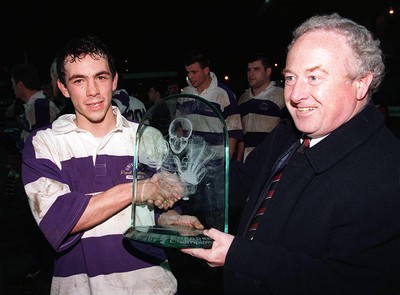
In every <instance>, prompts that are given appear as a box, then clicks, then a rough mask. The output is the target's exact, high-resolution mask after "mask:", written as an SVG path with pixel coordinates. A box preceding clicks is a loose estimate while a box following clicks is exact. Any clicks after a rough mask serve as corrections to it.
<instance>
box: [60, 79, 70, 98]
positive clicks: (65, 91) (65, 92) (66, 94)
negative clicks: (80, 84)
mask: <svg viewBox="0 0 400 295" xmlns="http://www.w3.org/2000/svg"><path fill="white" fill-rule="evenodd" d="M57 86H58V89H60V91H61V93H62V94H63V95H64V96H65V97H69V98H70V97H71V95H69V92H68V89H67V88H66V87H65V86H64V84H63V83H61V82H60V80H58V79H57Z"/></svg>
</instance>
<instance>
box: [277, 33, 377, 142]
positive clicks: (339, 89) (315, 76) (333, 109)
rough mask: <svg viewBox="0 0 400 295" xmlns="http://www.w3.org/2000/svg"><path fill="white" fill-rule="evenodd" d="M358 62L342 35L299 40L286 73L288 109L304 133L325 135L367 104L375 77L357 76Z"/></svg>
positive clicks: (327, 34) (313, 35) (288, 59)
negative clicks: (355, 74) (368, 93)
mask: <svg viewBox="0 0 400 295" xmlns="http://www.w3.org/2000/svg"><path fill="white" fill-rule="evenodd" d="M357 62H358V61H357V60H356V59H355V57H354V54H353V52H352V50H351V48H350V47H349V46H348V45H347V42H346V39H345V37H344V36H342V35H340V34H338V33H335V32H327V31H323V30H316V31H311V32H307V33H305V34H304V35H303V36H301V37H300V38H299V39H297V40H296V42H295V43H294V44H293V46H292V47H291V49H290V50H289V52H288V55H287V59H286V68H285V70H284V71H283V73H284V76H285V90H284V95H285V102H286V106H287V107H288V110H289V112H290V114H291V115H292V117H293V119H294V122H295V124H296V126H297V128H298V129H299V130H300V131H302V132H304V133H306V134H307V135H309V136H310V137H312V138H318V137H322V136H325V135H327V134H329V133H331V132H332V131H333V130H335V129H337V128H338V127H339V126H341V125H342V124H344V123H345V122H347V121H349V120H350V119H351V118H352V117H354V116H355V115H356V114H357V113H358V112H359V111H360V110H361V109H362V108H363V107H364V106H365V105H366V104H367V98H366V95H367V90H368V87H369V84H370V82H371V79H372V77H371V74H368V75H367V76H366V77H361V78H360V77H354V75H352V73H354V71H355V69H356V67H357ZM352 70H353V71H352Z"/></svg>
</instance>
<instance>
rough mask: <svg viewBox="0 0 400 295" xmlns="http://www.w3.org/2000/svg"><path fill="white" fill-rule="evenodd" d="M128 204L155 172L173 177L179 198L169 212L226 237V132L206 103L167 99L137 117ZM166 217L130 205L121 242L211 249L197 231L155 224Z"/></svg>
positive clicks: (181, 96)
mask: <svg viewBox="0 0 400 295" xmlns="http://www.w3.org/2000/svg"><path fill="white" fill-rule="evenodd" d="M133 165H134V169H133V192H132V194H133V200H138V199H140V198H139V196H138V194H140V193H141V192H139V191H138V190H137V189H136V188H137V187H138V185H137V183H138V182H139V181H144V180H146V179H150V178H151V177H152V176H153V175H154V174H155V173H161V174H160V175H162V173H167V174H168V175H169V173H170V174H173V175H174V176H176V177H177V178H178V179H179V182H180V183H181V184H183V187H184V195H183V197H182V198H181V199H180V200H179V201H177V202H175V204H174V206H173V207H172V209H174V210H175V211H177V212H179V213H180V214H182V215H189V216H195V217H197V219H198V220H199V221H200V222H201V223H202V225H203V226H204V228H205V229H208V228H212V227H213V228H216V229H219V230H220V231H223V232H228V171H229V145H228V132H227V127H226V123H225V120H224V118H223V117H222V114H221V112H220V111H219V110H218V109H217V108H216V107H215V106H214V105H213V104H212V103H211V102H209V101H207V100H205V99H204V98H202V97H199V96H196V95H190V94H176V95H171V96H168V97H166V98H164V99H162V100H160V101H159V102H157V103H156V104H154V105H153V106H152V107H151V108H150V109H149V110H148V111H147V112H146V113H145V115H144V117H143V118H142V120H141V122H140V124H139V127H138V131H137V135H136V145H135V152H134V159H133ZM163 212H165V211H164V210H162V209H159V208H158V207H156V206H154V205H149V204H139V203H136V202H132V216H131V225H130V227H129V228H128V230H127V231H126V232H125V233H124V238H125V239H128V240H132V241H139V242H143V243H150V244H154V245H157V246H161V247H171V248H211V246H212V242H213V240H212V239H210V238H209V237H207V236H205V235H203V231H202V230H198V229H196V228H193V227H190V226H183V225H164V226H161V225H158V224H157V218H158V216H159V215H160V214H162V213H163Z"/></svg>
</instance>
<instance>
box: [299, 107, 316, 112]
mask: <svg viewBox="0 0 400 295" xmlns="http://www.w3.org/2000/svg"><path fill="white" fill-rule="evenodd" d="M315 109H316V108H315V107H308V108H297V110H298V111H299V112H300V113H308V112H311V111H313V110H315Z"/></svg>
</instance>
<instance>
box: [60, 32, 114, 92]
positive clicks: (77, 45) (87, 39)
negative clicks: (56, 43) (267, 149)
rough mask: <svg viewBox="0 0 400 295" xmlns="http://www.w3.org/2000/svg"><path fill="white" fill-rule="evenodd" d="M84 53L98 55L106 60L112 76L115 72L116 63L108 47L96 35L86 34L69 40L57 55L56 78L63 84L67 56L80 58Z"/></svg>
mask: <svg viewBox="0 0 400 295" xmlns="http://www.w3.org/2000/svg"><path fill="white" fill-rule="evenodd" d="M86 55H90V56H91V57H92V58H94V59H97V58H98V57H99V56H100V57H103V58H105V59H106V60H107V61H108V66H109V67H110V71H111V75H112V77H114V76H115V74H116V71H117V69H116V63H115V59H114V56H113V55H112V54H111V51H110V50H109V48H108V47H107V46H106V45H105V44H104V43H103V42H102V41H101V40H100V39H99V38H97V37H96V36H93V35H88V36H84V37H79V38H75V39H72V40H70V41H69V42H68V43H67V44H66V45H65V47H64V48H63V49H62V50H61V51H60V52H59V53H58V55H57V75H58V79H59V80H60V81H61V83H63V84H64V85H65V61H66V59H67V58H68V57H70V58H71V59H72V61H75V59H78V60H79V59H82V58H84V57H85V56H86Z"/></svg>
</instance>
